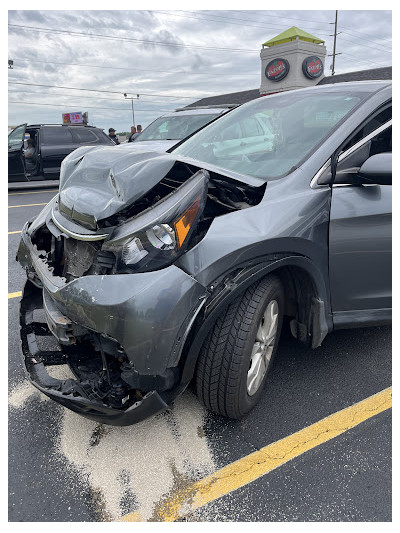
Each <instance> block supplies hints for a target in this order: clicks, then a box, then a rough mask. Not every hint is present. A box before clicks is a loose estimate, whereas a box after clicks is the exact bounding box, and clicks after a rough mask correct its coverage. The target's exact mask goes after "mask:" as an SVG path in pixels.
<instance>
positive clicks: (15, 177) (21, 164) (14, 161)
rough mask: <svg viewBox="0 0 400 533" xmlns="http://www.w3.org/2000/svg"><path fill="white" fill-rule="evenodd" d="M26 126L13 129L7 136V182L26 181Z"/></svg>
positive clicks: (22, 125)
mask: <svg viewBox="0 0 400 533" xmlns="http://www.w3.org/2000/svg"><path fill="white" fill-rule="evenodd" d="M25 131H26V124H21V125H20V126H17V127H16V128H14V129H13V130H12V131H11V132H10V133H9V135H8V181H9V182H16V181H26V180H27V178H26V175H25V161H24V154H23V149H24V137H25Z"/></svg>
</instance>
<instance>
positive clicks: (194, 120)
mask: <svg viewBox="0 0 400 533" xmlns="http://www.w3.org/2000/svg"><path fill="white" fill-rule="evenodd" d="M233 107H237V106H235V105H224V106H218V105H217V106H205V107H191V108H187V107H186V108H181V109H176V110H175V111H171V112H170V113H166V114H165V115H162V116H161V117H159V118H157V119H156V120H154V121H153V122H152V123H151V124H150V125H149V126H147V128H145V129H144V130H143V131H142V133H141V134H140V135H138V136H137V137H136V139H135V140H134V141H132V142H131V143H129V144H130V145H131V147H132V148H137V149H141V150H143V149H145V150H151V151H156V152H166V151H167V150H168V149H169V148H172V146H175V144H178V142H179V141H181V140H182V139H184V138H186V137H188V136H189V135H191V134H192V133H194V132H195V131H197V130H198V129H200V128H202V127H203V126H205V125H206V124H208V123H209V122H211V121H212V120H214V119H215V118H217V117H218V116H220V115H223V114H225V113H227V112H228V111H230V110H231V109H232V108H233ZM124 144H125V143H124Z"/></svg>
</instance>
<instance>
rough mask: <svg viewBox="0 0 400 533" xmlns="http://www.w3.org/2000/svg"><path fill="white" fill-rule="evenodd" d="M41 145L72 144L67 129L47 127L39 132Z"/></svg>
mask: <svg viewBox="0 0 400 533" xmlns="http://www.w3.org/2000/svg"><path fill="white" fill-rule="evenodd" d="M41 137H42V144H72V135H71V132H70V131H69V128H66V127H64V126H60V127H57V126H55V127H52V126H47V127H45V128H42V130H41Z"/></svg>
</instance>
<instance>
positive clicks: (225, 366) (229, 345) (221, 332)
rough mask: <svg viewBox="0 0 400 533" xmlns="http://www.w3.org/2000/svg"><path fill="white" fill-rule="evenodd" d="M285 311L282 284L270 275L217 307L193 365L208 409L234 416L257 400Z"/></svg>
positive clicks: (198, 392)
mask: <svg viewBox="0 0 400 533" xmlns="http://www.w3.org/2000/svg"><path fill="white" fill-rule="evenodd" d="M283 312H284V295H283V288H282V284H281V282H280V280H279V278H278V277H277V276H275V275H270V276H267V277H266V278H264V279H262V280H261V281H259V282H257V283H254V284H253V285H251V286H250V287H248V289H247V290H246V291H245V292H244V293H243V294H242V295H240V296H238V298H236V300H234V301H233V302H232V303H231V304H230V305H229V306H228V307H227V308H226V309H225V310H224V311H223V312H222V313H221V315H220V316H219V317H218V319H217V320H216V323H215V325H214V327H213V328H212V330H211V331H210V332H209V334H208V336H207V338H206V339H205V341H204V344H203V346H202V348H201V351H200V354H199V358H198V362H197V367H196V392H197V396H198V398H199V399H200V401H201V402H202V403H203V404H204V405H205V406H206V407H207V408H208V409H211V410H212V411H214V412H216V413H219V414H221V415H223V416H227V417H229V418H236V419H237V418H242V417H243V416H244V415H245V414H246V413H248V412H249V411H250V410H251V409H252V408H253V407H254V406H255V405H256V403H257V402H258V401H259V399H260V397H261V394H262V391H263V387H264V384H265V381H266V378H267V374H268V372H269V370H270V368H271V365H272V361H273V358H274V356H275V353H276V350H277V346H278V341H279V336H280V332H281V328H282V320H283Z"/></svg>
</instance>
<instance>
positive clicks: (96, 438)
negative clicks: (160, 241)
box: [8, 189, 391, 522]
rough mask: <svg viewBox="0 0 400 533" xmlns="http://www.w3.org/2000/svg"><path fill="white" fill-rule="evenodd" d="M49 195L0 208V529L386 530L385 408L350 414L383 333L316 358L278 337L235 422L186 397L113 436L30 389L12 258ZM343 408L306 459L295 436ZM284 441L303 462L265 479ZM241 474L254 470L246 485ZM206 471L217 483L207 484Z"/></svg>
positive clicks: (339, 340)
mask: <svg viewBox="0 0 400 533" xmlns="http://www.w3.org/2000/svg"><path fill="white" fill-rule="evenodd" d="M55 193H56V190H55V189H53V190H48V189H43V190H41V191H32V190H30V191H9V196H8V199H9V225H8V233H9V235H8V237H9V259H8V263H9V287H8V293H9V299H8V304H9V335H8V338H9V386H10V387H9V521H11V522H21V521H22V522H68V521H74V522H77V521H99V522H102V521H114V520H127V521H135V520H152V521H156V520H167V519H174V520H180V521H200V522H201V521H253V522H256V521H266V522H284V521H289V522H305V521H307V522H308V521H334V522H336V521H346V522H352V521H353V522H354V521H357V522H358V521H360V522H364V521H368V522H370V521H372V522H375V521H376V522H387V521H391V409H390V404H389V403H388V401H387V400H386V403H385V404H383V403H380V402H381V398H382V396H381V395H379V396H377V397H376V399H372V400H371V402H372V403H371V404H368V405H367V406H366V407H365V409H364V411H365V413H367V414H366V415H365V416H364V418H360V419H359V420H358V419H357V416H358V415H357V416H356V415H354V413H355V411H354V407H353V406H354V405H355V404H357V403H358V402H364V400H366V399H367V398H370V397H371V396H373V395H376V394H378V393H382V391H385V390H386V389H388V388H389V387H390V386H391V328H390V327H379V328H365V329H354V330H342V331H337V332H333V333H331V334H330V335H329V336H328V337H327V338H326V339H325V341H324V343H323V345H322V347H320V348H318V349H317V350H309V349H306V348H304V347H302V346H301V345H299V344H298V343H297V342H296V341H295V340H294V339H293V338H292V337H291V335H290V333H289V332H288V329H287V328H284V331H283V333H282V339H281V344H280V349H279V352H278V354H277V358H276V362H275V366H274V368H273V370H272V371H271V373H270V375H269V377H268V382H267V386H266V389H265V393H264V395H263V398H262V400H261V402H260V403H259V405H257V407H256V408H255V409H254V410H253V411H252V412H251V413H250V415H249V416H247V417H246V418H245V419H243V420H241V421H230V420H227V419H224V418H222V417H219V416H217V415H214V414H212V413H208V412H206V410H205V409H204V408H203V407H202V406H201V405H200V404H199V403H198V402H197V400H196V398H195V397H194V396H193V394H192V393H191V392H190V391H188V392H186V393H185V394H184V395H183V396H182V397H181V398H179V399H178V400H177V401H176V402H175V405H174V406H173V408H172V409H171V410H170V411H168V412H165V413H162V414H160V415H157V416H156V417H154V418H152V419H149V420H146V421H144V422H142V423H140V424H137V425H135V426H130V427H124V428H118V427H109V426H104V425H99V424H96V423H95V422H92V421H89V420H86V419H84V418H82V417H80V416H79V415H76V414H75V413H72V412H70V411H68V410H66V409H64V408H62V407H61V406H59V405H57V404H55V403H54V402H52V401H50V400H47V399H46V398H44V397H43V396H42V395H40V394H39V393H38V392H37V391H35V389H34V388H32V387H31V386H30V385H29V383H28V382H27V380H26V378H25V375H24V371H23V367H22V361H21V360H20V355H19V347H18V340H19V337H18V304H19V293H20V291H21V290H22V288H23V284H24V280H25V273H24V271H23V269H22V268H21V267H20V265H19V264H18V263H16V262H15V253H16V250H17V247H18V242H19V238H20V233H19V232H20V230H21V228H22V226H23V224H24V222H25V221H26V220H28V219H29V218H31V217H32V216H34V215H35V214H37V213H39V212H40V210H41V209H42V207H43V205H44V204H46V203H47V202H48V201H49V200H50V199H51V198H52V197H53V196H54V194H55ZM60 371H62V368H61V369H60ZM382 394H386V396H387V395H388V392H387V391H386V393H382ZM386 396H385V397H386ZM362 405H364V404H362ZM380 405H383V407H379V406H380ZM371 406H372V407H371ZM346 408H349V411H346V413H348V416H349V420H350V422H349V423H347V422H346V423H345V424H343V423H342V422H340V421H341V420H344V418H343V419H342V418H340V417H339V418H337V419H336V418H332V419H331V418H330V419H329V420H332V421H335V420H337V423H338V424H339V425H340V423H341V424H342V425H341V426H340V428H339V430H338V431H337V436H333V438H331V434H329V436H328V437H326V438H325V440H324V441H321V443H320V444H318V445H315V443H314V444H310V445H309V446H308V448H307V449H306V448H304V451H302V448H301V445H303V444H304V438H305V437H304V435H305V433H304V431H303V430H304V428H308V427H309V426H311V427H312V428H314V430H315V439H317V436H318V437H319V435H320V434H321V431H319V430H318V428H319V427H320V426H319V425H318V423H319V422H320V421H321V420H323V419H325V418H326V417H332V416H337V415H336V414H337V413H338V412H342V410H344V409H346ZM357 412H358V411H357ZM340 416H342V415H340ZM343 416H344V415H343ZM346 420H347V419H346ZM332 423H333V422H332ZM313 425H314V426H313ZM309 431H313V430H312V429H310V430H309ZM318 431H319V432H318ZM324 431H325V430H324ZM325 432H326V431H325ZM332 435H333V434H332ZM335 435H336V434H335ZM313 438H314V437H313V436H311V437H308V442H311V441H312V439H313ZM287 442H291V443H292V444H290V446H291V449H295V448H296V447H299V451H297V452H295V453H294V454H293V455H292V458H291V459H290V460H286V459H282V458H281V459H280V460H279V461H278V462H277V463H276V465H275V466H272V467H271V468H269V467H268V468H267V467H265V468H264V467H263V466H262V464H261V463H260V461H259V460H258V459H257V458H258V455H257V454H258V453H260V451H261V452H263V451H264V450H267V447H268V450H278V449H281V448H282V447H283V446H285V444H286V443H287ZM316 442H317V440H316ZM275 443H278V447H277V445H276V444H275ZM279 446H281V448H279ZM263 453H264V452H263ZM254 454H255V455H254ZM278 455H279V454H276V457H274V458H275V459H276V458H277V457H278ZM244 461H247V463H245V462H244ZM252 461H253V463H252ZM251 463H252V464H253V465H254V464H255V463H257V465H258V467H260V464H261V467H262V468H261V470H259V471H257V472H258V474H257V473H256V474H254V475H253V477H248V472H249V468H247V467H246V465H250V464H251ZM263 468H264V469H263ZM216 473H217V474H218V473H222V474H221V476H220V480H221V479H224V482H223V483H221V482H219V485H218V483H215V484H214V486H213V482H214V481H215V478H213V476H215V475H216ZM223 476H226V477H225V478H224V477H223ZM204 480H211V481H209V482H207V483H204ZM213 480H214V481H213ZM234 480H236V481H234ZM212 486H213V487H212ZM210 487H212V490H211V488H210ZM216 487H220V488H216ZM200 493H201V494H203V496H204V495H205V494H207V497H206V496H204V499H203V500H202V499H201V497H200V496H201V494H200ZM182 495H184V496H182ZM196 501H197V502H200V503H198V504H195V502H196ZM177 504H179V510H178V511H177V510H176V509H175V508H176V507H177ZM168 517H169V518H168Z"/></svg>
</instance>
